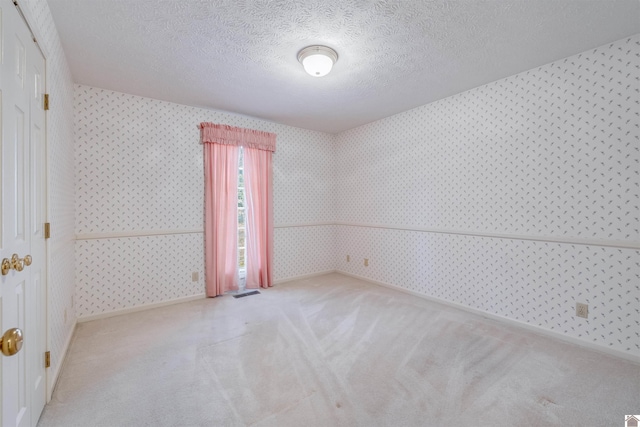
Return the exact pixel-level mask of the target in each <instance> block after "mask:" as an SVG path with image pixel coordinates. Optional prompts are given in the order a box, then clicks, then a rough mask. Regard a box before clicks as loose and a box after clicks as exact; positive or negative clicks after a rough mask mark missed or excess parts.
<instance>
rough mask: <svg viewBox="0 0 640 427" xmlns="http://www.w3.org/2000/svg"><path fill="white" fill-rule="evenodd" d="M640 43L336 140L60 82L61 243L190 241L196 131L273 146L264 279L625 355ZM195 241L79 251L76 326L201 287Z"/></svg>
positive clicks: (637, 292) (80, 246)
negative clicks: (455, 312) (324, 275)
mask: <svg viewBox="0 0 640 427" xmlns="http://www.w3.org/2000/svg"><path fill="white" fill-rule="evenodd" d="M639 43H640V36H637V37H633V38H630V39H625V40H621V41H618V42H616V43H613V44H611V45H607V46H603V47H601V48H598V49H595V50H592V51H589V52H585V53H583V54H580V55H575V56H573V57H570V58H567V59H565V60H561V61H558V62H555V63H552V64H548V65H546V66H543V67H540V68H537V69H534V70H530V71H528V72H525V73H522V74H518V75H516V76H512V77H509V78H506V79H503V80H500V81H497V82H494V83H492V84H489V85H486V86H482V87H479V88H477V89H474V90H471V91H468V92H464V93H462V94H459V95H456V96H454V97H450V98H446V99H443V100H441V101H438V102H435V103H433V104H429V105H425V106H422V107H419V108H416V109H414V110H410V111H407V112H405V113H401V114H398V115H396V116H392V117H389V118H387V119H383V120H380V121H377V122H373V123H371V124H368V125H365V126H362V127H359V128H356V129H353V130H350V131H346V132H343V133H341V134H338V135H337V136H332V135H328V134H322V133H318V132H312V131H306V130H302V129H297V128H292V127H287V126H283V125H278V124H275V123H270V122H265V121H261V120H257V119H252V118H248V117H244V116H239V115H233V114H229V113H223V112H216V111H210V110H203V109H199V108H193V107H187V106H182V105H177V104H171V103H167V102H161V101H157V100H151V99H146V98H140V97H136V96H132V95H126V94H121V93H116V92H111V91H107V90H101V89H96V88H91V87H87V86H76V87H75V100H74V107H75V134H76V139H75V144H76V145H75V152H76V158H75V173H76V181H75V182H76V218H77V220H76V233H77V234H79V235H80V236H81V237H83V236H84V237H87V236H86V235H89V237H90V235H91V234H94V233H119V232H132V233H135V232H140V231H156V230H185V229H199V228H200V227H201V222H202V179H201V177H202V157H201V148H200V146H199V145H198V143H197V141H198V131H197V129H196V127H195V125H196V124H197V123H199V122H201V121H213V122H220V123H227V124H230V125H234V126H241V127H249V128H254V129H259V130H265V131H269V132H275V133H277V134H278V151H277V152H276V155H275V157H274V161H275V164H274V193H275V222H276V226H277V228H276V233H275V238H276V241H275V250H276V254H275V272H276V279H278V280H282V279H285V278H288V277H295V276H300V275H305V274H310V273H314V272H322V271H328V270H332V269H336V268H337V269H338V270H340V271H344V272H348V273H353V274H358V275H360V276H363V277H367V278H370V279H372V280H376V281H380V282H385V283H389V284H393V285H396V286H400V287H404V288H406V289H408V290H412V291H414V292H418V293H423V294H425V295H428V296H432V297H437V298H442V299H445V300H447V301H451V302H455V303H459V304H464V305H467V306H469V307H473V308H476V309H479V310H483V311H486V312H488V313H492V314H496V315H500V316H504V317H507V318H511V319H514V320H518V321H522V322H526V323H528V324H531V325H536V326H540V327H542V328H546V329H549V330H553V331H557V332H560V333H563V334H566V335H568V336H571V337H575V338H578V339H583V340H587V341H589V342H592V343H595V344H598V345H602V346H606V347H609V348H611V349H615V350H619V351H623V352H627V353H630V354H633V355H640V332H639V331H640V320H639V319H640V311H639V310H640V308H638V302H639V301H640V285H639V283H640V251H638V250H635V249H628V248H622V247H615V246H616V245H618V246H625V245H626V246H629V245H630V246H634V245H637V244H638V241H640V239H639V231H638V223H639V219H638V205H639V200H640V195H639V191H640V183H639V181H640V177H639V173H638V167H637V165H638V163H639V162H640V152H639V147H638V136H637V128H636V127H634V123H637V121H638V111H639V110H638V98H639V97H638V77H637V76H638V69H639V68H640V64H639V61H640V55H639V50H640V49H639ZM334 221H338V224H339V225H334V224H333V222H334ZM310 223H320V224H316V225H309V224H310ZM323 223H326V224H323ZM305 224H306V225H305ZM296 225H302V226H296ZM385 227H387V228H385ZM389 227H391V228H394V227H395V228H396V229H390V228H389ZM398 228H399V229H398ZM401 228H404V230H402V229H401ZM425 229H428V230H431V231H425ZM437 231H452V232H455V233H462V234H446V233H439V232H437ZM465 233H467V234H474V233H477V234H500V235H506V234H508V235H514V236H515V238H510V239H508V238H498V237H482V236H472V235H464V234H465ZM199 236H200V235H199V234H176V235H168V236H148V237H127V238H109V239H95V240H92V239H89V240H79V241H78V242H77V244H76V262H77V264H78V268H77V269H76V283H77V295H78V314H79V316H88V315H93V314H99V313H104V312H108V311H111V310H117V309H121V308H126V307H132V306H136V305H139V304H146V303H151V302H158V301H163V300H167V299H173V298H179V297H182V296H188V295H193V294H197V293H199V292H200V290H199V289H202V286H203V284H202V283H201V282H200V283H195V284H194V283H193V282H191V271H199V272H201V275H200V277H201V281H202V271H203V268H202V264H201V261H200V264H197V263H195V264H190V263H191V262H192V259H191V258H193V257H197V256H198V255H197V254H198V253H199V251H201V245H202V242H201V238H200V237H199ZM518 237H520V238H518ZM529 237H530V238H534V239H535V238H538V239H544V238H545V237H548V238H551V239H553V238H558V239H562V240H565V241H566V243H558V242H553V243H552V242H544V241H531V240H528V238H529ZM580 239H587V240H588V241H589V242H590V244H589V245H580V244H574V243H572V241H573V240H580ZM616 242H618V243H616ZM603 245H605V246H603ZM606 245H609V246H606ZM610 246H613V247H610ZM200 253H201V252H200ZM136 254H137V255H136ZM347 254H349V255H350V256H351V262H346V259H345V257H346V255H347ZM136 256H138V258H139V259H141V260H142V262H141V263H140V264H138V263H137V262H134V261H132V257H134V258H135V257H136ZM363 258H369V260H370V265H369V266H368V267H364V266H363V265H362V259H363ZM185 260H186V261H185ZM183 261H185V262H186V263H187V264H188V266H187V267H185V268H184V269H183V270H184V271H182V270H180V269H176V268H175V263H180V262H183ZM172 262H173V264H172ZM187 269H189V270H188V271H187ZM191 269H192V270H191ZM575 302H584V303H587V304H589V310H590V317H589V319H588V320H584V319H578V318H576V317H575V316H574V310H575Z"/></svg>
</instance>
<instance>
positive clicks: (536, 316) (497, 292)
mask: <svg viewBox="0 0 640 427" xmlns="http://www.w3.org/2000/svg"><path fill="white" fill-rule="evenodd" d="M337 228H338V230H337V232H336V235H337V239H338V246H337V247H338V250H337V251H336V253H337V254H339V258H338V262H337V265H336V269H337V271H339V272H344V273H349V274H355V275H357V276H359V277H363V278H366V279H368V280H372V281H375V282H380V283H385V284H390V285H393V286H397V287H399V288H402V289H405V290H407V291H410V292H414V293H416V294H421V295H425V296H427V297H432V298H437V299H440V300H444V301H449V302H451V303H453V304H458V305H463V306H466V307H469V308H471V309H474V310H478V311H481V312H485V313H487V314H490V315H496V316H501V317H505V318H508V319H512V320H515V321H519V322H525V323H528V324H530V325H534V326H536V327H540V328H543V329H547V330H550V331H554V332H557V333H561V334H564V335H567V336H569V337H572V338H576V339H580V340H584V341H588V342H590V343H593V344H597V345H600V346H603V347H607V348H610V349H615V350H617V351H621V352H626V353H628V354H630V355H633V356H635V357H640V307H639V306H638V298H639V297H640V280H638V279H639V276H638V274H639V272H640V251H638V250H633V249H618V248H608V247H598V246H576V245H571V244H564V243H547V242H537V241H530V240H513V239H499V238H491V237H478V236H464V235H451V234H440V233H424V232H415V231H406V230H394V229H386V228H376V229H372V228H363V227H352V226H337ZM347 254H348V255H350V258H351V261H350V262H347V261H346V255H347ZM364 258H367V259H368V260H369V266H368V267H365V266H364V263H363V259H364ZM576 302H581V303H586V304H588V305H589V318H588V319H581V318H577V317H576V316H575V305H576Z"/></svg>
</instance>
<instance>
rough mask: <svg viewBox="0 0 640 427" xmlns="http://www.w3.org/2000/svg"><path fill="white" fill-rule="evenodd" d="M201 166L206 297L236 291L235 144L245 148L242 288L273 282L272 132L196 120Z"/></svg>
mask: <svg viewBox="0 0 640 427" xmlns="http://www.w3.org/2000/svg"><path fill="white" fill-rule="evenodd" d="M199 128H200V140H201V143H202V144H203V146H204V168H205V224H204V231H205V285H206V292H207V296H209V297H214V296H218V295H222V294H223V293H224V292H226V291H229V290H236V289H238V267H237V262H238V259H237V256H238V242H237V221H238V218H237V212H238V211H237V206H238V205H237V195H238V152H239V149H238V147H245V168H244V169H245V192H246V198H247V200H246V207H247V209H246V213H247V215H246V235H245V239H246V248H247V251H246V269H247V288H257V287H263V288H266V287H269V286H273V273H272V271H273V266H272V265H273V161H272V158H273V152H274V151H275V148H276V135H275V134H273V133H269V132H262V131H257V130H252V129H244V128H238V127H233V126H228V125H219V124H214V123H208V122H205V123H201V124H200V126H199Z"/></svg>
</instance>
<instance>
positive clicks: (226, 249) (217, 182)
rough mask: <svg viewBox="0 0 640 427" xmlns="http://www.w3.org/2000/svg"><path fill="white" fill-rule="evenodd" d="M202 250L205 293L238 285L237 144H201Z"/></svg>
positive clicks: (235, 287) (231, 288) (219, 292)
mask: <svg viewBox="0 0 640 427" xmlns="http://www.w3.org/2000/svg"><path fill="white" fill-rule="evenodd" d="M204 175H205V184H204V191H205V195H204V203H205V209H204V245H205V249H204V253H205V285H206V289H207V296H208V297H215V296H218V295H222V294H223V293H225V292H226V291H231V290H236V289H238V147H237V146H235V145H220V144H204Z"/></svg>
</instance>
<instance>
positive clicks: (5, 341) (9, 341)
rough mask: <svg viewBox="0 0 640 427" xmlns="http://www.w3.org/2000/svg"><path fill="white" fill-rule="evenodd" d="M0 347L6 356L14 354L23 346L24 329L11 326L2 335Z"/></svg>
mask: <svg viewBox="0 0 640 427" xmlns="http://www.w3.org/2000/svg"><path fill="white" fill-rule="evenodd" d="M0 348H2V354H4V355H5V356H13V355H14V354H16V353H17V352H19V351H20V349H21V348H22V331H21V330H20V329H18V328H11V329H9V330H7V332H5V333H4V335H3V336H2V337H0Z"/></svg>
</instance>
